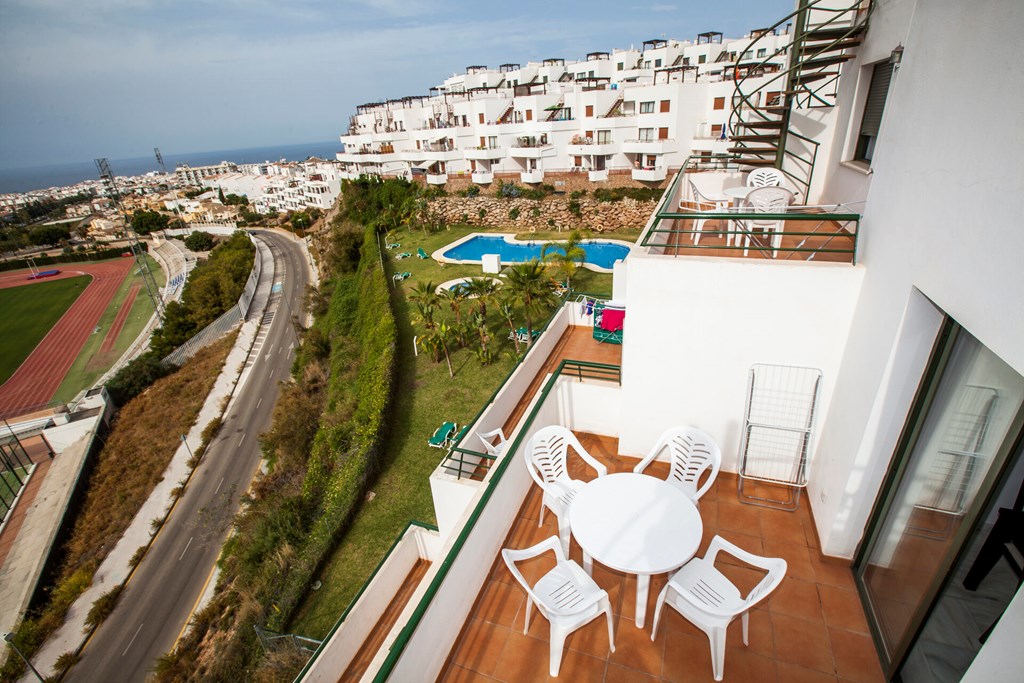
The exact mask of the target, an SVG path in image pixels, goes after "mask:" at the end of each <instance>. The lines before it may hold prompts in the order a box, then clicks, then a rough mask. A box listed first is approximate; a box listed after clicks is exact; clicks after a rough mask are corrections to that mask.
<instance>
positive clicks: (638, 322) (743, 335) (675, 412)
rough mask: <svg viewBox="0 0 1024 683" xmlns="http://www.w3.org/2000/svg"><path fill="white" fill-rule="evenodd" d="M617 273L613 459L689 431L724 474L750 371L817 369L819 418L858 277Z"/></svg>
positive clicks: (788, 271)
mask: <svg viewBox="0 0 1024 683" xmlns="http://www.w3.org/2000/svg"><path fill="white" fill-rule="evenodd" d="M625 272H626V279H627V281H628V282H629V291H628V295H627V298H626V321H625V327H624V337H625V339H624V344H623V347H622V388H623V417H622V425H623V427H622V434H621V437H620V441H619V450H620V452H621V453H623V454H626V455H632V456H636V457H641V456H643V455H645V454H646V453H647V451H648V450H649V449H650V448H651V447H652V446H653V445H654V442H655V440H656V439H657V437H658V435H660V434H661V433H662V432H663V431H664V430H665V429H667V428H668V427H671V426H674V425H680V424H691V425H693V426H696V427H699V428H701V429H703V430H705V431H706V432H708V433H709V434H711V436H712V437H714V439H715V440H716V441H717V442H718V444H719V446H721V448H722V456H723V469H725V470H726V471H733V472H734V471H736V469H737V464H738V457H737V456H738V451H739V444H740V432H741V424H742V420H743V411H744V405H745V395H746V387H747V375H748V372H749V369H750V366H751V365H753V364H754V363H775V364H781V365H797V366H807V367H814V368H820V369H821V370H822V373H823V380H822V385H821V386H822V388H821V398H820V402H819V415H822V414H824V411H825V410H826V409H827V407H828V404H829V401H830V400H831V396H832V392H833V388H834V387H835V381H836V375H837V373H838V370H839V365H840V362H841V360H842V357H843V348H844V346H845V343H846V337H847V335H848V333H849V329H850V324H851V320H852V316H853V309H854V306H855V305H856V302H857V296H858V293H859V291H860V283H861V280H862V279H863V277H864V269H863V268H861V267H856V266H849V265H845V264H844V265H840V264H824V263H818V264H815V263H780V262H768V261H755V260H745V259H722V258H719V259H716V258H703V257H684V258H675V257H669V256H645V255H643V254H634V255H633V256H632V257H631V258H629V259H627V260H626V261H625ZM816 432H817V430H816ZM815 441H816V439H815ZM814 445H815V442H814V441H812V448H811V453H812V457H814V456H813V453H814Z"/></svg>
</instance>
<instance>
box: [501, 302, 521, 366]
mask: <svg viewBox="0 0 1024 683" xmlns="http://www.w3.org/2000/svg"><path fill="white" fill-rule="evenodd" d="M505 295H506V296H504V297H502V298H501V299H500V300H499V301H498V313H500V314H501V317H502V318H504V319H505V322H507V323H508V329H509V333H510V334H511V336H512V343H513V344H515V345H516V356H517V357H518V356H519V336H518V335H517V334H516V320H515V316H516V308H515V304H514V302H513V301H512V297H511V296H510V295H509V293H508V292H505Z"/></svg>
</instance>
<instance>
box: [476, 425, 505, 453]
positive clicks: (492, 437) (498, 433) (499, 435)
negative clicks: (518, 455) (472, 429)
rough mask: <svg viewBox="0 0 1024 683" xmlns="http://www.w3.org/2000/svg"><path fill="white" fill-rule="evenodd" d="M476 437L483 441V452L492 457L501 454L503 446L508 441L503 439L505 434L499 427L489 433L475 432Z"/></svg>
mask: <svg viewBox="0 0 1024 683" xmlns="http://www.w3.org/2000/svg"><path fill="white" fill-rule="evenodd" d="M476 435H477V436H479V437H480V440H481V441H483V443H484V450H486V451H487V453H488V454H489V455H493V456H494V457H498V456H499V455H501V454H502V452H503V451H504V450H505V444H506V443H507V442H508V439H506V438H505V432H503V431H502V430H501V427H498V428H497V429H495V430H494V431H491V432H477V433H476Z"/></svg>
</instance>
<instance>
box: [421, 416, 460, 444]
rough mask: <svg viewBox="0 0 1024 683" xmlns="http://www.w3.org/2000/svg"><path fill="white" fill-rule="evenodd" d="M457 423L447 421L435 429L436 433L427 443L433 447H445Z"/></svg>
mask: <svg viewBox="0 0 1024 683" xmlns="http://www.w3.org/2000/svg"><path fill="white" fill-rule="evenodd" d="M456 427H457V425H456V424H455V423H454V422H445V423H444V424H443V425H441V426H440V427H438V428H437V429H435V430H434V435H433V436H432V437H430V438H429V439H427V445H428V446H430V447H431V448H444V447H445V446H447V445H448V442H449V441H450V440H451V438H452V434H454V433H455V428H456Z"/></svg>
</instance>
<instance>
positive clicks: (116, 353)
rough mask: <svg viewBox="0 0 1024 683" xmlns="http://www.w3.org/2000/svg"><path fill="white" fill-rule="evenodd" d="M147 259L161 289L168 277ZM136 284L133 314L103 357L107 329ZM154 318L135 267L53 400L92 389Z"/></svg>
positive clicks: (67, 399)
mask: <svg viewBox="0 0 1024 683" xmlns="http://www.w3.org/2000/svg"><path fill="white" fill-rule="evenodd" d="M146 259H147V261H148V262H149V268H150V270H151V271H152V272H153V277H155V278H156V283H157V286H160V287H162V286H163V283H164V281H166V279H167V276H166V275H165V274H164V272H163V270H161V269H160V267H159V266H158V265H157V263H156V261H155V260H154V259H153V257H152V256H150V255H149V254H146ZM136 284H137V285H139V286H140V289H139V293H138V295H137V296H136V297H135V302H134V303H133V304H132V308H131V312H129V314H128V317H127V318H126V319H125V321H124V327H122V328H121V333H120V334H118V336H117V341H116V342H115V343H114V348H113V349H111V350H110V351H108V352H106V353H102V354H101V353H100V346H102V344H103V340H104V339H105V338H106V336H107V330H109V329H110V325H111V323H113V321H114V318H115V317H116V316H117V312H118V311H120V310H121V304H122V303H123V302H124V300H125V298H126V297H127V296H128V291H129V290H130V289H131V288H132V286H133V285H136ZM152 315H153V302H152V300H151V299H150V298H149V296H148V294H147V292H146V285H145V282H144V281H143V279H142V275H141V274H140V273H139V272H138V269H137V268H135V269H133V270H132V271H131V272H130V273H129V274H128V276H127V277H125V279H124V282H122V283H121V286H120V287H118V289H117V292H116V293H115V294H114V298H112V299H111V300H110V303H109V304H108V305H107V308H106V310H105V311H103V315H102V316H100V321H99V323H98V325H99V332H96V333H94V334H91V335H89V338H88V339H87V340H86V342H85V344H84V345H83V346H82V350H81V351H79V353H78V357H77V358H76V359H75V362H74V363H73V364H72V365H71V369H70V370H68V374H67V375H65V377H64V380H63V381H62V382H61V383H60V387H59V388H58V389H57V393H56V394H55V395H54V397H53V398H54V400H57V401H64V402H67V401H70V400H71V399H73V398H74V397H75V395H76V394H78V392H79V391H81V390H82V389H85V388H87V387H90V386H92V383H93V382H95V381H96V380H97V379H98V378H99V377H100V375H102V374H103V373H104V372H106V371H107V370H108V369H109V368H110V366H111V365H113V364H114V363H115V362H117V359H118V358H120V357H121V354H123V353H124V352H125V351H126V350H127V349H128V347H129V346H130V345H131V343H132V342H133V341H135V338H136V337H137V336H139V333H140V332H142V328H144V327H145V326H146V323H147V322H148V321H149V318H150V316H152Z"/></svg>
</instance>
